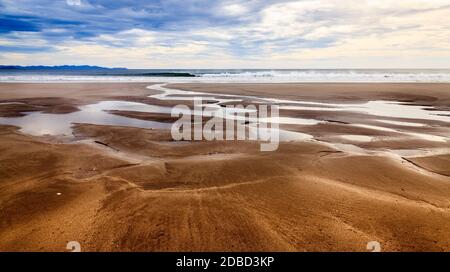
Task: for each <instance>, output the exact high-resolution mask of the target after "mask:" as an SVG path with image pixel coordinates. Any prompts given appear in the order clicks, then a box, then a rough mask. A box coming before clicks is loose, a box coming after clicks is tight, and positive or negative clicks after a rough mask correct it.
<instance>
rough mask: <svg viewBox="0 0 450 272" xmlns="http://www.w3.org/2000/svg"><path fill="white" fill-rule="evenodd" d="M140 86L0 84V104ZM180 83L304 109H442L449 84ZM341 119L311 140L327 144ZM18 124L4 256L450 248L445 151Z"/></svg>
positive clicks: (67, 99)
mask: <svg viewBox="0 0 450 272" xmlns="http://www.w3.org/2000/svg"><path fill="white" fill-rule="evenodd" d="M147 85H149V84H140V83H139V84H112V83H104V84H100V83H95V84H93V83H89V84H88V83H86V84H81V83H78V84H75V83H73V84H0V100H1V101H0V102H5V101H16V102H23V103H25V105H19V104H18V105H16V106H17V108H15V107H14V106H12V105H11V104H10V105H8V108H5V107H6V105H3V107H0V113H1V114H3V115H2V116H8V114H9V115H10V116H14V115H15V114H20V112H22V111H23V109H26V110H44V111H52V112H57V113H61V114H64V112H70V109H71V107H77V106H79V105H84V104H87V103H91V102H93V101H101V100H105V99H108V100H116V99H120V100H128V101H141V102H145V101H146V99H148V98H146V97H145V96H146V95H149V94H152V93H156V92H154V91H152V90H149V89H146V88H145V86H147ZM178 87H180V88H184V89H189V90H201V91H204V92H206V91H208V92H218V93H233V92H234V90H236V93H239V94H249V95H257V96H258V95H261V96H269V95H271V96H276V97H286V98H289V99H306V100H311V101H325V100H326V101H330V100H333V101H340V102H346V103H353V102H354V101H367V100H370V99H372V98H373V97H376V98H377V99H382V98H384V99H387V98H389V99H396V100H402V101H409V102H411V103H419V104H423V103H427V104H433V105H436V106H438V107H440V108H448V106H449V105H450V102H449V97H450V92H449V85H444V84H436V85H434V84H405V85H401V84H391V85H388V84H345V85H342V86H341V85H330V84H280V85H273V84H268V85H258V84H253V85H251V84H242V85H230V84H229V85H218V84H217V85H211V84H204V85H200V84H190V85H182V86H178ZM336 87H338V88H336ZM274 88H276V92H271V91H270V90H274ZM358 90H359V91H358ZM361 90H363V91H361ZM364 90H366V91H364ZM312 91H313V92H312ZM55 101H59V102H58V103H56V102H55ZM61 101H64V103H60V102H61ZM147 101H149V100H147ZM161 103H165V104H167V103H168V102H165V101H163V102H161ZM170 103H172V102H170ZM170 103H169V104H170ZM173 103H175V102H173ZM61 104H64V105H65V107H63V108H61ZM58 107H59V109H58ZM116 114H120V115H126V116H130V117H135V118H141V119H149V120H160V121H165V122H169V121H170V120H171V119H170V118H168V116H161V115H158V114H153V115H146V114H145V113H141V114H136V113H127V112H117V113H116ZM317 114H318V113H317ZM344 117H345V116H344ZM347 117H348V116H347ZM324 118H325V117H324ZM333 118H335V116H334V117H333ZM352 118H355V117H354V116H352ZM361 118H364V116H363V117H361ZM344 119H345V118H344ZM346 120H347V119H346ZM340 125H343V124H339V123H335V124H329V125H328V126H322V127H316V128H314V129H312V128H311V129H310V130H311V131H310V132H311V133H313V132H314V131H316V132H315V133H317V135H321V136H322V137H331V136H330V135H332V133H333V132H334V131H336V130H338V129H343V128H339V126H340ZM295 128H296V129H297V130H299V131H302V127H301V126H296V127H295ZM17 129H18V128H17V127H12V126H0V151H1V153H0V251H65V250H66V244H67V242H68V241H78V242H80V244H81V247H82V250H83V251H179V250H183V251H366V244H367V243H368V242H369V241H374V240H375V241H378V242H380V243H381V245H382V250H383V251H449V250H450V224H449V222H450V198H449V196H450V178H449V176H448V175H449V171H450V165H449V156H448V155H429V156H421V157H417V158H413V159H410V158H408V159H406V158H402V157H400V156H393V155H392V156H391V155H388V154H385V153H383V152H379V153H376V152H375V153H373V154H372V153H371V154H355V153H348V152H343V151H339V150H336V149H334V148H332V147H331V146H329V145H326V144H323V143H322V142H317V141H315V142H313V141H305V142H285V143H281V144H280V147H279V149H278V150H277V151H275V152H260V151H259V145H258V143H256V142H243V141H239V142H234V141H226V142H223V141H218V142H215V141H213V142H206V141H202V142H175V141H172V140H171V136H170V132H169V131H166V130H156V129H153V130H149V129H139V128H129V127H112V126H99V125H89V124H75V125H74V134H75V135H76V139H77V141H75V142H74V141H69V142H67V140H64V141H63V140H61V139H58V138H56V137H36V136H29V135H25V134H22V133H21V132H19V131H18V130H17ZM305 129H306V128H305ZM345 129H348V128H345ZM359 129H361V128H359ZM313 130H314V131H313ZM358 133H363V134H364V133H365V134H367V133H370V131H367V130H366V131H364V130H363V131H358ZM94 140H95V141H97V143H95V142H94ZM99 143H101V144H99ZM371 144H372V145H375V144H373V143H362V144H359V146H362V147H364V148H369V149H371V148H383V147H386V148H393V149H395V148H409V149H415V148H417V147H418V146H422V147H424V148H426V147H431V148H442V147H449V146H448V142H447V143H429V142H425V141H420V140H416V141H410V142H408V141H399V142H395V141H394V142H392V141H391V142H389V141H387V142H382V143H381V144H378V145H379V146H371ZM365 145H366V146H365Z"/></svg>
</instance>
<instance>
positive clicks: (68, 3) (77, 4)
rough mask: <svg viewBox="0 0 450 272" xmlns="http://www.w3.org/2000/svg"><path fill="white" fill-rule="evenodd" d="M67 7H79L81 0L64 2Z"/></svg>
mask: <svg viewBox="0 0 450 272" xmlns="http://www.w3.org/2000/svg"><path fill="white" fill-rule="evenodd" d="M66 3H67V5H69V6H81V0H66Z"/></svg>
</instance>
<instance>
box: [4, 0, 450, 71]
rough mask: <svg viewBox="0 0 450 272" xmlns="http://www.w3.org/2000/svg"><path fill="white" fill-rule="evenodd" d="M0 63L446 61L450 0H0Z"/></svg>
mask: <svg viewBox="0 0 450 272" xmlns="http://www.w3.org/2000/svg"><path fill="white" fill-rule="evenodd" d="M0 64H2V65H64V64H70V65H84V64H87V65H98V66H106V67H128V68H169V69H170V68H187V69H191V68H219V69H220V68H229V69H232V68H238V69H239V68H263V69H275V68H279V69H288V68H292V69H301V68H450V0H432V1H431V0H402V1H400V0H398V1H394V0H367V1H363V0H341V1H337V0H297V1H275V0H248V1H240V0H236V1H234V0H230V1H228V0H227V1H207V0H183V1H180V0H161V1H156V0H155V1H131V0H115V1H110V0H56V1H55V0H0Z"/></svg>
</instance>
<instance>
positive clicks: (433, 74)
mask: <svg viewBox="0 0 450 272" xmlns="http://www.w3.org/2000/svg"><path fill="white" fill-rule="evenodd" d="M186 72H187V73H190V74H193V75H196V77H170V76H168V77H166V76H164V77H160V76H151V77H150V76H135V75H132V74H130V75H129V76H122V75H117V76H114V75H58V74H51V75H43V74H29V73H28V74H26V73H3V74H2V73H0V82H17V81H19V82H72V81H76V82H77V81H81V82H103V81H106V82H170V83H189V82H211V83H221V82H223V83H227V82H229V83H252V82H255V83H279V82H441V83H450V70H336V69H335V70H243V71H238V70H207V71H198V70H192V71H191V70H186Z"/></svg>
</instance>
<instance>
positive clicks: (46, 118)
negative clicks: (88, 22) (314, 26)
mask: <svg viewBox="0 0 450 272" xmlns="http://www.w3.org/2000/svg"><path fill="white" fill-rule="evenodd" d="M164 85H165V84H155V85H151V86H148V87H147V88H148V89H152V90H157V91H160V92H161V93H159V94H156V95H151V96H150V97H152V98H157V99H161V100H184V101H188V100H194V97H203V99H204V100H211V101H214V102H212V103H208V104H203V105H204V106H207V107H206V111H207V112H208V113H213V112H219V111H222V112H223V111H225V112H224V113H223V114H224V116H225V118H230V119H239V118H242V117H239V115H237V116H236V115H234V113H236V112H241V113H249V112H251V110H247V109H244V110H240V109H229V108H224V107H222V106H223V104H224V103H229V102H237V103H239V102H242V101H244V100H249V99H250V100H251V101H259V102H262V103H270V104H288V106H280V107H279V108H280V109H290V110H317V111H349V112H363V113H366V114H368V115H371V116H374V117H376V116H379V117H391V118H404V119H415V120H430V121H442V122H450V116H447V115H448V112H445V111H434V110H433V111H430V110H427V108H429V107H424V106H416V105H410V104H405V103H401V102H395V101H369V102H367V103H361V104H336V103H321V102H310V101H291V100H284V99H273V98H261V97H254V96H239V95H227V94H211V93H202V92H190V91H182V90H176V89H169V88H166V87H164ZM18 103H20V102H7V103H0V104H18ZM79 109H80V111H78V112H73V113H67V114H51V113H43V112H27V113H25V116H23V117H0V124H7V125H15V126H19V127H21V131H23V132H25V133H28V134H32V135H45V134H50V135H68V136H70V135H72V128H71V126H72V124H73V123H87V124H96V125H113V126H129V127H139V128H147V129H150V128H161V129H170V127H171V124H168V123H162V122H156V121H146V120H139V119H134V118H128V117H124V116H119V115H115V114H111V113H108V112H107V111H111V110H118V111H137V112H151V113H166V114H170V113H171V110H172V108H171V107H162V106H156V105H148V104H143V103H137V102H127V101H102V102H99V103H95V104H89V105H84V106H80V107H79ZM195 113H196V112H194V114H195ZM247 120H249V122H251V123H257V122H267V121H275V120H277V122H278V123H279V124H292V125H316V124H319V123H323V122H326V121H323V120H316V119H306V118H294V117H279V118H275V119H274V118H271V117H269V118H266V119H257V118H256V119H254V118H253V119H252V118H250V119H247ZM372 121H376V122H380V123H385V124H387V125H398V126H405V127H408V126H409V127H421V126H426V125H424V124H421V123H417V121H416V122H406V121H405V122H403V121H398V120H396V121H394V120H392V121H391V120H384V119H383V120H382V119H373V120H372ZM350 125H351V126H356V127H362V128H368V129H374V130H378V131H385V132H395V133H401V134H407V135H408V136H410V137H417V138H420V139H425V140H429V141H440V142H446V141H448V137H443V136H437V135H431V134H430V135H429V134H423V133H417V132H405V131H404V129H402V131H398V130H396V129H392V128H387V127H383V126H374V125H367V124H350ZM279 132H280V140H281V141H301V140H308V139H312V138H313V136H311V135H309V134H305V133H300V132H293V131H288V130H282V129H279ZM340 137H341V138H343V139H346V140H349V141H355V142H367V141H372V140H374V137H370V136H365V135H341V136H340Z"/></svg>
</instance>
